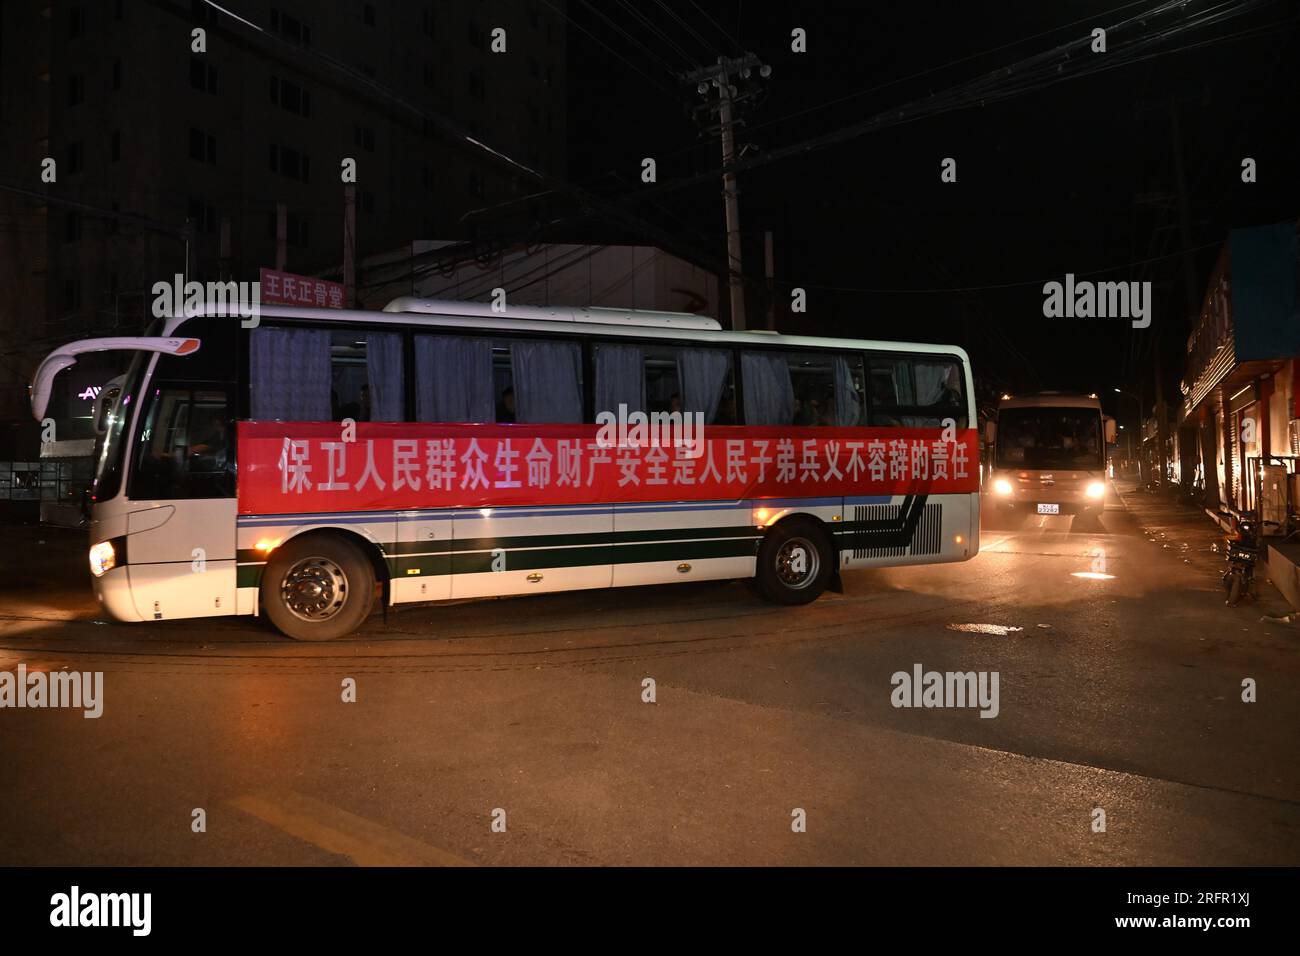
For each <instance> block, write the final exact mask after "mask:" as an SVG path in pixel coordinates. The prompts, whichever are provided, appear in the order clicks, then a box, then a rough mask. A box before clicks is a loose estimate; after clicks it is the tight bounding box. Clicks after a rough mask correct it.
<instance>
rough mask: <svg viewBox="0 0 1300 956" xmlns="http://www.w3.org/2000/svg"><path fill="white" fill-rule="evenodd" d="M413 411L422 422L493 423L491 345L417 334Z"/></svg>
mask: <svg viewBox="0 0 1300 956" xmlns="http://www.w3.org/2000/svg"><path fill="white" fill-rule="evenodd" d="M415 410H416V417H418V418H419V420H420V421H422V422H493V421H496V403H495V401H494V400H493V396H492V343H491V342H490V341H489V340H488V339H473V338H469V337H467V336H460V335H417V336H416V337H415Z"/></svg>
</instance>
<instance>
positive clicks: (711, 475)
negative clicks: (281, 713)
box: [32, 298, 979, 640]
mask: <svg viewBox="0 0 1300 956" xmlns="http://www.w3.org/2000/svg"><path fill="white" fill-rule="evenodd" d="M150 331H151V333H152V334H150V335H147V336H142V337H138V338H115V339H97V340H87V341H82V342H74V343H72V344H70V345H67V346H64V347H63V348H60V349H58V350H56V351H55V352H54V353H52V354H51V355H50V356H49V357H48V358H47V359H46V361H45V362H44V363H43V365H42V366H41V368H40V369H39V371H38V374H37V378H36V381H35V384H34V386H33V394H32V403H33V411H34V413H35V414H36V417H37V418H38V419H40V418H42V417H43V416H44V414H45V403H46V400H47V398H48V396H49V393H50V388H51V383H52V380H53V378H54V376H55V375H56V374H57V372H58V371H59V370H60V369H63V368H66V367H68V366H69V365H71V364H72V363H74V362H75V361H76V356H77V355H79V354H82V353H84V352H88V351H98V350H103V349H127V350H131V351H133V352H134V357H133V358H132V360H131V364H130V369H129V371H128V372H127V374H126V375H125V376H124V378H123V382H122V388H121V391H120V394H119V395H118V396H117V398H116V401H115V403H114V404H113V406H112V407H111V408H110V409H108V410H107V414H106V415H105V416H104V420H105V421H106V422H107V429H106V432H105V434H104V435H103V437H102V439H101V444H100V449H99V453H98V457H97V469H96V476H95V486H94V491H93V495H92V505H91V508H92V515H91V523H90V565H91V570H92V572H93V575H94V584H95V589H96V592H97V594H98V597H99V600H100V602H101V604H102V605H103V607H104V608H105V610H106V611H107V612H108V613H109V614H110V615H111V616H112V617H113V618H115V619H117V620H119V621H151V620H165V619H171V618H193V617H204V616H213V615H228V614H259V613H264V614H265V615H266V616H267V617H268V618H269V619H270V620H271V622H272V623H273V624H274V625H275V626H276V627H278V628H279V629H280V630H281V631H282V632H283V633H285V634H287V635H289V636H290V637H293V638H297V639H301V640H324V639H332V638H337V637H341V636H343V635H346V634H348V633H350V632H351V631H352V630H354V629H355V628H356V627H357V626H358V625H359V624H361V622H362V621H363V620H364V619H365V618H366V617H367V616H368V615H369V614H370V612H371V610H372V607H373V605H374V602H375V601H376V600H379V601H382V602H385V603H386V604H389V605H394V604H401V603H406V602H424V601H438V600H445V599H453V598H466V597H480V596H496V595H510V594H525V593H536V592H543V591H555V590H565V589H574V588H595V587H611V586H613V587H618V586H626V585H645V584H659V583H667V582H675V581H692V580H702V579H711V578H712V579H730V578H750V577H753V578H756V579H757V584H758V586H759V589H760V590H761V592H762V593H763V594H764V595H766V596H767V597H768V598H770V599H771V600H773V601H777V602H782V603H787V604H800V603H806V602H808V601H811V600H813V599H814V598H816V597H817V596H818V595H819V594H820V593H821V592H822V591H823V590H824V589H826V588H827V587H838V586H839V572H840V571H841V570H842V569H845V568H866V567H879V566H888V565H900V564H919V563H927V562H937V561H961V560H965V559H968V558H970V557H972V556H973V555H974V554H975V553H976V552H977V550H978V547H979V538H978V534H979V462H978V454H979V452H978V436H977V433H976V429H975V428H973V427H972V423H973V422H974V417H973V404H972V402H973V395H974V390H973V387H972V383H971V372H970V363H969V361H968V359H967V356H966V353H965V352H964V351H962V350H961V349H960V348H956V347H949V346H933V345H919V344H905V343H896V342H874V341H855V340H849V339H824V338H808V337H798V336H785V335H778V334H776V333H770V332H769V333H764V332H726V331H723V330H721V328H720V327H719V325H718V323H717V322H716V321H714V320H712V319H707V318H702V317H699V316H693V315H684V314H676V313H659V312H634V311H621V310H611V309H596V308H592V309H569V308H536V307H511V308H507V309H506V310H505V311H504V312H496V311H493V310H492V309H491V308H490V307H488V306H487V305H482V304H477V303H464V302H441V301H431V300H421V299H414V298H403V299H398V300H396V301H394V302H392V303H390V304H389V305H388V306H387V307H386V308H385V310H384V311H383V312H361V311H348V310H338V309H309V308H296V307H287V306H284V307H280V306H267V307H263V308H262V309H261V314H260V324H258V325H257V326H256V327H255V328H252V329H247V328H244V327H243V326H242V325H241V323H240V320H239V319H238V318H230V317H224V316H220V315H215V314H212V310H193V311H191V312H190V313H189V314H187V315H185V316H183V317H179V318H168V319H162V320H158V323H157V325H156V327H155V328H154V329H151V330H150ZM620 409H621V410H622V411H623V412H624V413H626V417H627V418H628V420H631V419H634V418H635V415H634V414H633V413H644V414H647V415H655V414H659V415H660V416H666V415H669V414H671V413H673V412H680V413H683V414H690V415H692V416H693V417H694V418H695V419H696V420H698V421H700V422H702V423H703V426H704V431H703V438H702V440H701V441H700V442H698V444H697V445H696V446H695V447H693V448H692V447H689V446H687V445H681V446H676V447H674V446H669V447H664V446H663V445H661V444H656V443H654V442H653V441H645V440H642V438H640V437H636V438H635V439H633V438H632V437H630V436H629V437H628V440H625V441H621V442H619V443H615V444H614V445H611V443H610V441H609V440H608V434H607V433H606V432H603V431H602V429H601V427H600V425H599V424H598V423H599V422H602V421H604V419H602V418H598V416H599V415H600V413H602V412H610V413H614V412H617V411H619V410H620Z"/></svg>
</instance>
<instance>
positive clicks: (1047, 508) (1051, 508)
mask: <svg viewBox="0 0 1300 956" xmlns="http://www.w3.org/2000/svg"><path fill="white" fill-rule="evenodd" d="M1038 513H1039V514H1040V515H1059V514H1060V513H1061V506H1060V505H1039V506H1038Z"/></svg>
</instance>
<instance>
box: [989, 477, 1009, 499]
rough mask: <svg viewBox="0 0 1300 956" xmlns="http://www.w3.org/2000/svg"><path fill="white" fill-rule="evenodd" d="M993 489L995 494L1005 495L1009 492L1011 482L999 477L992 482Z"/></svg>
mask: <svg viewBox="0 0 1300 956" xmlns="http://www.w3.org/2000/svg"><path fill="white" fill-rule="evenodd" d="M993 491H994V493H995V494H999V495H1002V496H1003V497H1006V496H1007V495H1009V494H1011V491H1012V488H1011V482H1009V481H1007V480H1006V479H1005V478H999V479H998V480H997V481H995V482H993Z"/></svg>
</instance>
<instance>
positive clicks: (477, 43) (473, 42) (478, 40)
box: [469, 20, 487, 50]
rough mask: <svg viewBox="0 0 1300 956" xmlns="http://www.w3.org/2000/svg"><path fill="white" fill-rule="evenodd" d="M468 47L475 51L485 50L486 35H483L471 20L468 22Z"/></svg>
mask: <svg viewBox="0 0 1300 956" xmlns="http://www.w3.org/2000/svg"><path fill="white" fill-rule="evenodd" d="M469 45H470V46H472V47H473V48H474V49H476V50H483V49H486V48H487V34H486V33H484V32H483V28H482V27H480V26H479V25H478V24H477V23H475V22H474V21H473V20H471V21H470V22H469Z"/></svg>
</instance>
